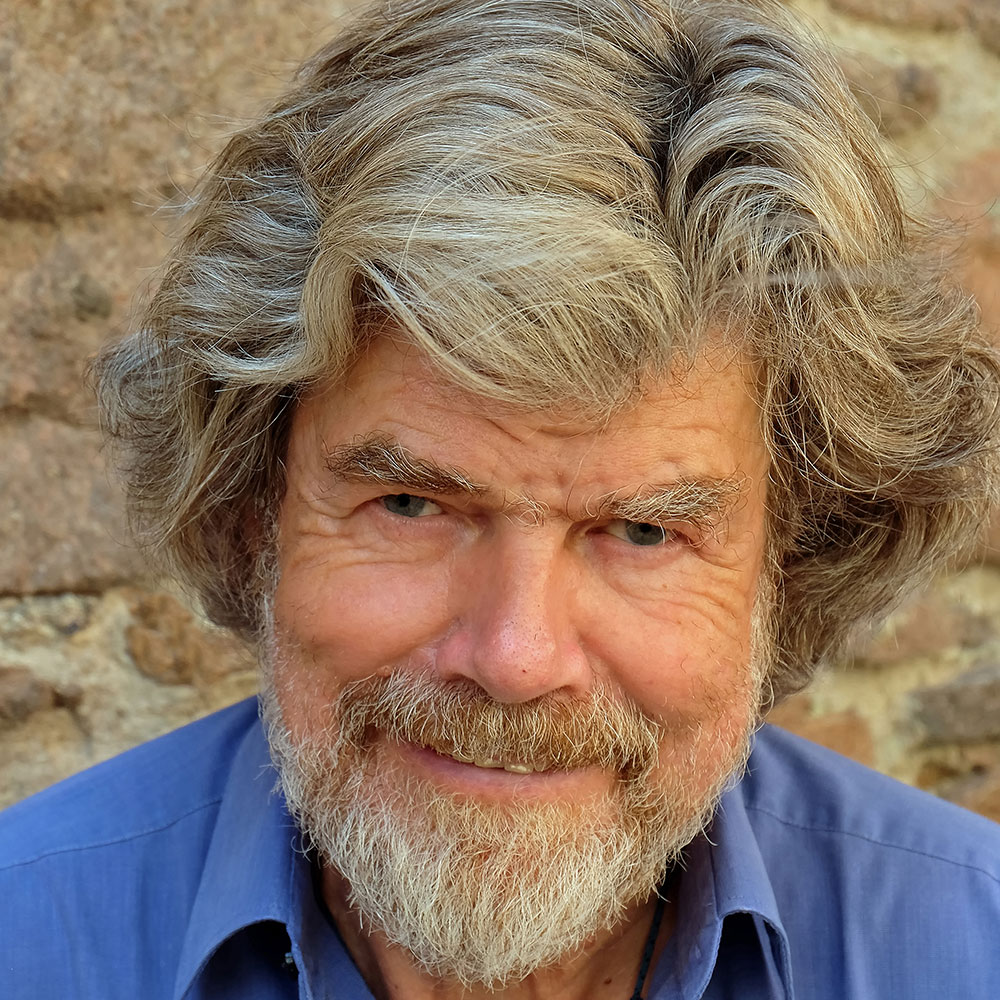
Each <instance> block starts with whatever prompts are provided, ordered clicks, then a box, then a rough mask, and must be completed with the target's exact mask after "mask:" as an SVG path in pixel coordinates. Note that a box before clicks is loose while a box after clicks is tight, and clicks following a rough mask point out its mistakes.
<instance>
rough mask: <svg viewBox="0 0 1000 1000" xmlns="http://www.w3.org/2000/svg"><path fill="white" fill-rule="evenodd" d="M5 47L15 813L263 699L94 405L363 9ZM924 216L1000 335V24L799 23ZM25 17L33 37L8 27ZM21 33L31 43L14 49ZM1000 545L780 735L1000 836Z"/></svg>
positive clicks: (2, 150)
mask: <svg viewBox="0 0 1000 1000" xmlns="http://www.w3.org/2000/svg"><path fill="white" fill-rule="evenodd" d="M8 6H9V7H14V8H16V9H15V10H14V12H13V14H12V15H8V17H7V18H5V22H6V23H5V30H4V32H3V33H0V94H2V100H3V117H2V120H0V287H2V288H3V295H4V297H5V301H4V303H3V308H0V359H2V361H0V554H2V558H0V774H2V776H3V778H2V781H0V804H3V803H5V802H10V801H14V800H16V799H18V798H20V797H22V796H24V795H27V794H29V793H30V792H32V791H34V790H35V789H38V788H40V787H42V786H44V785H46V784H48V783H50V782H52V781H54V780H56V779H58V778H61V777H63V776H65V775H67V774H69V773H71V772H73V771H75V770H78V769H80V768H81V767H84V766H86V765H88V764H90V763H93V762H95V761H97V760H100V759H102V758H104V757H107V756H109V755H111V754H114V753H116V752H118V751H120V750H123V749H125V748H126V747H128V746H131V745H133V744H135V743H137V742H140V741H142V740H145V739H148V738H150V737H152V736H155V735H157V734H159V733H161V732H163V731H165V730H167V729H170V728H172V727H174V726H177V725H179V724H181V723H183V722H185V721H187V720H188V719H191V718H194V717H196V716H198V715H201V714H204V713H206V712H209V711H212V710H213V709H215V708H217V707H221V706H222V705H224V704H227V703H229V702H231V701H233V700H235V699H237V698H240V697H243V696H245V695H247V694H249V693H251V692H252V691H253V687H254V678H253V670H252V666H251V663H250V659H249V657H248V656H247V654H246V653H245V652H244V651H242V650H241V649H240V648H239V647H238V646H237V645H236V644H235V643H233V642H232V640H230V639H229V638H228V637H227V636H226V635H225V634H223V633H221V632H219V631H218V630H216V629H213V628H211V627H210V626H207V625H205V624H204V623H203V622H202V621H201V620H200V619H199V618H198V617H197V616H195V615H194V614H193V613H192V612H191V611H190V610H189V609H188V608H187V606H186V605H185V603H184V601H183V600H182V599H181V598H180V597H179V596H178V594H177V593H176V592H175V591H173V590H172V589H171V588H170V587H169V586H167V585H163V584H162V583H160V582H158V581H156V580H153V579H151V578H149V576H148V575H146V573H145V571H144V569H143V564H142V561H141V560H140V559H139V558H138V557H137V556H136V555H135V554H134V553H133V552H132V551H131V550H130V549H129V548H128V547H127V545H126V544H124V542H125V539H126V538H127V531H126V528H125V525H124V523H123V519H122V515H121V502H120V497H119V495H118V493H117V491H116V489H115V487H114V485H113V484H112V482H111V480H110V479H109V477H108V475H107V473H106V470H105V464H104V460H103V456H102V454H101V451H100V445H99V439H98V435H97V433H96V431H95V429H94V413H93V407H92V404H91V401H90V398H89V396H88V394H87V392H86V390H85V389H84V388H83V384H82V381H81V369H82V364H83V362H84V359H85V358H86V357H87V356H88V355H89V354H90V353H91V352H93V351H94V349H95V348H96V347H97V345H98V344H99V343H100V342H101V341H102V340H103V339H104V338H106V337H108V336H114V335H116V334H117V333H120V332H121V331H122V329H123V328H124V325H125V323H126V322H127V317H128V313H129V308H130V303H131V302H132V300H133V296H134V295H135V293H136V289H138V288H140V287H141V286H142V285H143V283H144V282H146V281H147V279H148V277H149V275H150V273H151V270H152V268H153V267H154V266H155V264H156V263H157V261H158V260H159V259H160V258H161V256H162V254H163V252H164V248H165V246H166V245H167V239H168V237H167V234H168V233H169V230H170V227H171V220H170V217H169V214H164V213H163V212H159V211H157V210H158V209H161V208H163V207H164V206H167V207H169V206H170V205H173V204H177V203H179V202H180V201H181V200H182V199H183V197H184V195H185V192H186V191H188V190H189V188H190V186H191V184H192V181H193V179H194V178H195V177H196V176H197V175H198V172H199V169H200V168H201V167H202V165H203V164H204V163H205V162H206V161H207V160H208V159H209V158H210V157H211V155H212V153H213V151H214V150H215V149H217V148H218V146H219V143H220V142H221V141H222V140H223V138H224V136H225V135H226V133H227V131H228V130H229V129H231V128H232V127H233V126H234V124H235V125H238V123H239V122H240V121H241V120H243V119H245V118H246V117H247V116H249V115H252V114H253V111H254V109H256V108H258V107H260V106H261V104H262V103H263V102H264V101H265V100H266V98H267V97H268V95H270V94H273V93H275V92H277V91H278V90H279V89H280V88H281V87H282V85H283V83H284V82H285V81H286V80H287V79H288V77H289V75H290V73H291V71H292V69H293V67H294V66H295V64H296V63H297V62H298V61H299V60H300V59H301V58H302V57H303V56H304V55H306V54H307V53H308V52H309V51H311V49H312V48H313V47H315V45H317V44H318V43H319V41H320V40H321V39H323V38H325V37H327V36H328V35H329V33H330V30H331V24H332V23H333V21H334V19H335V16H336V15H337V14H339V12H340V11H341V10H342V9H343V6H344V4H343V2H342V0H341V2H337V0H330V2H329V3H328V4H327V5H326V6H324V5H323V4H322V3H311V4H303V3H301V2H300V0H239V2H237V0H171V2H170V3H161V2H159V0H128V2H127V0H38V2H36V3H32V4H26V3H18V4H14V5H8ZM796 6H797V7H799V8H800V9H801V10H803V11H804V12H805V13H806V14H807V15H808V16H810V17H811V18H813V19H815V20H816V21H817V22H819V23H820V24H821V25H822V27H823V29H824V30H825V31H826V32H827V33H828V34H829V36H830V37H831V38H832V40H833V41H834V42H835V43H836V44H837V46H838V47H839V49H840V51H841V53H842V58H843V64H844V68H845V71H846V72H847V74H848V76H849V77H850V79H851V80H852V82H853V84H854V85H855V86H856V88H857V91H858V94H859V97H860V99H861V100H862V102H863V103H864V105H865V107H866V108H867V109H868V110H869V112H870V113H871V114H872V115H873V116H874V117H875V118H876V120H878V121H879V122H880V127H881V129H882V131H883V133H884V135H885V137H886V141H887V144H888V146H889V149H890V154H891V156H892V158H893V160H894V162H895V163H897V164H898V166H899V172H900V177H901V178H902V180H903V183H904V186H905V189H906V192H907V197H909V198H911V199H913V200H914V201H919V202H920V203H921V204H923V205H925V206H927V205H929V206H930V207H932V208H933V209H934V210H935V211H937V212H939V213H941V214H943V215H944V216H946V217H949V218H952V219H954V220H956V221H958V222H960V223H961V224H962V225H963V226H965V229H966V239H965V241H964V245H963V256H962V259H961V262H960V267H961V274H962V279H963V281H965V282H966V284H967V285H968V287H969V288H970V289H972V290H973V291H974V292H976V294H977V295H978V296H979V299H980V302H981V304H982V308H983V312H984V317H985V319H986V322H987V324H988V326H989V327H990V328H992V329H998V330H1000V280H998V279H1000V212H998V211H997V208H996V199H997V197H998V196H1000V96H998V95H1000V6H998V5H997V3H996V2H995V0H828V2H827V3H824V2H822V0H798V2H796ZM11 17H12V20H11ZM8 29H9V30H8ZM998 622H1000V522H998V525H995V526H994V528H993V532H992V538H991V543H987V544H985V545H984V547H983V550H982V557H981V558H980V559H977V561H976V564H975V565H970V566H967V567H965V568H964V569H961V570H959V571H958V572H956V573H955V574H953V575H952V576H950V577H949V578H947V579H944V580H941V581H940V582H939V583H938V584H937V585H936V586H935V587H934V588H932V589H931V590H930V591H929V592H928V593H926V594H925V595H923V596H921V597H920V598H919V599H918V600H916V601H915V602H913V603H912V604H911V605H909V606H908V607H906V608H903V609H902V610H901V611H900V612H899V613H898V614H897V615H896V616H895V617H894V618H893V619H892V620H891V621H890V622H889V624H888V625H887V626H886V628H885V629H883V630H882V631H881V632H880V633H879V634H878V635H877V636H875V637H873V639H872V640H871V641H870V642H867V643H865V644H862V645H859V647H858V648H857V650H856V651H855V653H854V655H852V656H851V657H850V659H849V661H848V662H845V663H844V664H842V665H840V666H839V667H838V668H837V669H834V670H831V671H830V672H829V673H827V674H825V675H824V676H822V677H821V678H819V679H818V680H817V682H816V683H815V684H814V686H813V687H812V688H810V690H809V691H808V692H807V693H804V694H802V695H800V696H797V697H796V698H794V699H793V700H792V701H790V702H788V703H786V704H785V705H783V706H781V707H780V708H779V709H778V710H777V711H776V712H775V718H776V719H777V720H780V721H781V722H782V723H783V724H785V725H787V726H789V727H790V728H792V729H795V730H797V731H799V732H802V733H804V734H806V735H808V736H810V737H811V738H813V739H816V740H818V741H819V742H822V743H826V744H828V745H830V746H833V747H835V748H836V749H839V750H841V751H843V752H845V753H847V754H849V755H851V756H854V757H856V758H858V759H860V760H862V761H864V762H866V763H868V764H871V765H873V766H875V767H878V768H880V769H882V770H885V771H887V772H889V773H891V774H894V775H896V776H898V777H900V778H902V779H903V780H905V781H910V782H914V783H917V784H920V785H923V786H925V787H927V788H930V789H932V790H933V791H936V792H938V793H940V794H942V795H945V796H947V797H949V798H952V799H955V800H956V801H959V802H962V803H964V804H966V805H968V806H970V807H971V808H973V809H978V810H980V811H982V812H984V813H986V814H987V815H991V816H993V817H994V818H996V819H1000V626H998Z"/></svg>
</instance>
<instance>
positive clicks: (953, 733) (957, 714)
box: [909, 663, 1000, 745]
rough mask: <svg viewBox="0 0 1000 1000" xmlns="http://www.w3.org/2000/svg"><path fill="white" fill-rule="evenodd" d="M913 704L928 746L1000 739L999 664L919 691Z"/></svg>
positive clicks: (914, 717)
mask: <svg viewBox="0 0 1000 1000" xmlns="http://www.w3.org/2000/svg"><path fill="white" fill-rule="evenodd" d="M909 701H910V714H911V717H912V720H913V722H914V724H915V726H916V728H917V731H918V733H919V737H920V739H921V740H922V742H923V743H924V744H925V745H932V744H943V743H976V742H982V741H984V740H998V739H1000V665H998V664H995V663H989V664H983V665H980V666H977V667H976V668H974V669H973V670H970V671H968V672H966V673H964V674H961V675H959V676H958V677H956V678H954V679H953V680H951V681H948V682H947V683H945V684H940V685H936V686H934V687H925V688H918V689H917V690H915V691H913V692H911V693H910V696H909Z"/></svg>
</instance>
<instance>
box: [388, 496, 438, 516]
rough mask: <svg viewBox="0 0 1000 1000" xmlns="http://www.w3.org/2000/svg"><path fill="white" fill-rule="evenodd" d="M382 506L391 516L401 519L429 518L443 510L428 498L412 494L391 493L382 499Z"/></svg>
mask: <svg viewBox="0 0 1000 1000" xmlns="http://www.w3.org/2000/svg"><path fill="white" fill-rule="evenodd" d="M381 500H382V506H383V507H385V509H386V510H387V511H389V513H390V514H398V515H399V516H400V517H427V516H428V515H429V514H440V513H441V508H440V507H439V506H438V505H437V504H436V503H435V502H434V501H433V500H428V499H427V498H426V497H417V496H414V495H413V494H412V493H391V494H389V496H385V497H382V498H381Z"/></svg>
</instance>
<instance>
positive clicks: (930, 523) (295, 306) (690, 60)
mask: <svg viewBox="0 0 1000 1000" xmlns="http://www.w3.org/2000/svg"><path fill="white" fill-rule="evenodd" d="M927 232H928V229H927V227H926V226H922V225H920V224H918V223H917V222H916V221H915V220H914V219H912V218H910V217H909V216H908V215H907V213H906V212H904V210H903V209H902V208H901V206H900V203H899V199H898V195H897V192H896V190H895V187H894V184H893V180H892V178H891V176H890V172H889V169H888V167H887V165H886V163H885V161H884V158H883V156H882V155H881V153H880V152H879V149H878V143H877V138H876V136H875V134H874V130H873V127H872V125H871V123H870V122H869V121H868V120H867V119H866V118H865V117H864V116H863V114H862V113H861V112H860V111H859V110H858V107H857V106H856V104H855V102H854V100H853V99H852V97H851V96H850V94H849V92H848V90H847V88H846V86H845V84H844V81H843V79H842V78H841V76H840V74H839V72H838V70H837V69H836V67H835V65H834V63H833V60H832V59H831V57H830V56H829V55H828V54H826V53H824V52H823V51H822V49H821V48H820V47H817V46H816V45H815V44H813V43H812V42H810V41H808V40H807V39H804V38H803V37H802V36H801V35H800V34H799V32H798V31H797V30H796V29H795V28H794V27H793V26H792V25H790V24H789V23H788V22H787V17H786V15H784V14H783V13H782V12H781V10H780V8H779V7H777V5H773V4H772V3H770V2H769V0H754V2H746V0H743V2H738V3H737V2H717V0H393V2H392V4H391V6H390V5H388V4H387V5H386V6H385V7H384V9H381V10H373V11H366V12H365V14H364V16H363V17H362V18H359V19H358V20H356V21H355V23H354V24H353V26H351V27H349V28H348V29H347V30H346V31H344V32H343V33H341V34H340V35H339V36H338V37H337V38H336V39H335V40H334V41H333V42H332V43H331V44H329V45H328V46H327V47H325V48H324V49H322V50H321V51H320V52H319V53H318V54H317V55H316V56H315V57H314V58H313V59H312V60H311V61H310V62H308V63H307V64H306V65H305V66H304V67H303V69H302V70H301V72H300V75H299V77H298V78H297V81H296V83H295V86H294V88H293V89H292V90H291V91H289V92H288V93H287V94H286V95H285V96H284V97H283V98H282V99H281V100H280V101H279V102H278V103H277V104H276V105H275V106H274V107H273V108H272V109H271V110H270V111H269V112H268V113H267V114H266V115H265V116H264V117H263V118H262V119H261V120H260V121H258V122H256V123H255V124H253V125H251V126H250V127H248V128H245V129H244V130H243V131H241V132H239V133H238V134H236V135H235V136H234V137H233V138H232V139H231V141H230V142H229V143H228V145H227V146H226V147H225V149H224V150H223V151H222V153H221V155H220V156H219V157H218V159H217V161H216V162H215V164H214V167H213V169H212V170H211V171H210V172H209V174H208V176H207V177H206V179H205V180H204V182H203V183H202V185H201V187H200V189H199V190H198V192H197V193H196V195H195V197H194V199H193V202H192V207H191V210H190V224H189V226H188V228H187V231H186V235H184V236H183V238H182V239H181V240H180V241H179V243H178V245H177V247H176V249H175V251H174V252H173V255H172V257H171V258H170V259H169V261H168V262H167V265H166V267H165V270H164V273H163V276H162V280H161V282H160V284H159V287H158V290H157V291H156V292H155V294H154V295H153V296H152V298H151V300H150V301H149V303H148V306H147V307H146V309H145V314H144V316H143V317H142V322H141V324H140V326H141V328H140V329H139V332H137V333H135V334H134V335H132V336H130V337H128V338H126V339H125V340H124V341H122V342H121V343H118V344H116V345H114V346H111V347H109V348H108V349H107V350H105V351H104V352H103V353H102V355H101V356H100V357H99V358H98V359H97V361H96V362H95V380H96V384H97V388H98V394H99V397H100V402H101V405H102V412H103V414H104V419H105V422H106V426H107V428H108V430H109V432H110V435H111V437H112V438H113V439H114V440H115V441H116V442H117V443H118V444H119V445H120V446H121V455H122V459H123V461H122V466H123V474H124V479H125V483H126V487H127V491H128V495H129V498H130V502H131V509H132V512H133V514H134V515H135V519H136V522H137V524H138V525H139V527H140V537H142V538H145V539H146V540H147V541H148V542H149V543H150V544H151V546H152V548H153V549H154V551H155V552H157V553H159V554H160V555H162V556H164V557H166V558H167V560H168V562H169V565H170V566H171V568H172V569H173V570H174V572H176V573H177V574H179V576H180V577H181V579H183V580H185V581H187V582H188V584H190V585H191V586H192V587H193V588H194V590H195V591H196V592H197V593H198V594H199V595H200V597H201V599H202V601H203V603H204V606H205V608H206V610H207V611H208V613H209V614H210V615H211V617H212V618H214V619H215V620H216V621H217V622H219V623H221V624H224V625H228V626H231V627H234V628H236V629H237V630H239V631H241V632H243V633H244V634H247V635H250V636H252V635H253V634H254V633H255V631H256V630H257V629H258V628H259V625H260V606H261V591H262V588H263V587H264V585H265V581H264V580H263V578H262V569H261V567H262V559H261V555H262V550H263V549H264V548H266V547H267V545H269V544H270V542H269V541H268V539H267V532H266V531H265V530H264V529H262V527H261V526H262V525H266V524H268V523H269V519H273V517H274V516H275V515H274V512H275V510H276V507H277V504H278V502H279V501H280V498H281V495H282V493H283V488H284V481H283V465H282V460H283V451H284V448H285V442H286V437H287V431H288V426H289V421H290V416H291V413H292V411H293V409H294V407H295V403H296V399H297V398H298V396H299V395H300V393H302V392H303V391H304V389H306V388H307V387H308V386H310V385H311V384H313V383H314V382H316V381H317V380H318V379H320V378H325V379H329V378H331V377H332V378H337V377H341V376H343V375H344V374H345V373H346V372H347V371H348V370H349V368H350V366H351V364H352V361H353V360H354V359H355V358H356V356H357V354H358V352H359V350H360V349H361V348H362V347H363V344H364V342H365V338H366V337H368V336H370V331H371V329H372V328H373V325H375V324H377V323H378V321H379V320H385V319H391V320H392V321H393V323H394V324H395V325H396V326H397V327H398V328H399V329H400V330H402V331H403V332H404V335H405V336H406V337H408V338H410V339H411V340H412V342H413V343H414V344H416V345H419V347H420V348H422V349H423V350H424V351H425V352H427V354H428V355H429V356H430V357H431V358H432V359H434V360H435V362H436V363H437V364H439V365H440V367H441V369H442V370H443V371H444V372H445V373H446V374H447V376H448V377H449V378H451V379H453V380H454V382H455V383H456V384H459V385H462V386H465V387H468V388H471V389H473V390H474V391H476V392H479V393H481V394H483V395H484V396H487V397H491V398H496V399H502V400H506V401H509V402H514V403H517V404H519V405H521V406H523V407H528V408H548V407H554V406H565V405H566V404H572V405H574V406H575V407H577V408H578V409H579V410H580V411H581V412H585V413H587V414H592V415H594V416H595V418H596V417H599V415H600V414H607V413H609V412H612V411H613V410H614V409H615V408H617V407H621V406H623V405H626V404H627V403H628V402H629V401H630V400H634V399H635V398H636V397H637V394H638V393H640V391H641V386H642V384H643V382H644V381H645V379H647V378H648V377H650V376H656V375H658V374H662V373H665V372H666V371H667V370H668V369H669V368H670V367H671V365H676V364H677V363H678V360H679V359H684V358H688V359H690V358H691V357H693V356H694V354H695V353H696V352H697V350H698V348H699V345H700V344H702V343H703V342H704V340H705V338H706V337H709V336H711V337H716V338H718V337H720V336H721V337H727V338H731V339H732V340H733V342H734V343H736V344H738V345H739V346H740V349H741V350H742V351H744V352H745V353H747V354H748V355H749V356H750V357H751V358H752V359H753V360H754V361H755V362H756V363H757V365H758V367H759V370H760V373H761V375H760V386H759V392H760V403H761V407H762V411H763V415H764V423H765V433H766V436H767V441H768V445H769V448H770V451H771V455H772V458H773V471H772V480H773V481H772V484H771V487H770V513H771V533H772V537H771V546H772V550H773V552H774V562H775V565H776V573H777V578H776V584H777V588H776V589H777V593H778V598H777V604H778V606H777V608H776V611H775V622H774V634H775V637H776V640H775V641H776V643H777V656H776V660H775V665H774V670H773V675H772V677H771V686H772V688H773V691H774V695H775V697H776V698H780V697H782V696H783V695H785V694H788V693H790V692H791V691H793V690H795V689H797V688H798V687H800V686H801V685H802V684H804V683H805V682H806V681H807V680H808V678H809V677H810V675H811V673H812V671H813V670H814V669H815V667H816V666H817V665H818V664H819V663H820V662H821V661H823V660H824V659H826V658H828V657H829V656H831V655H833V654H834V653H835V652H836V651H837V650H838V649H840V648H841V646H842V644H843V643H844V641H845V639H846V638H847V637H848V636H849V635H850V634H851V633H852V630H853V629H854V628H855V627H856V626H857V625H858V624H859V623H861V622H868V621H870V620H872V619H874V618H877V617H878V616H879V615H881V614H883V613H885V612H886V611H887V610H888V609H889V608H891V607H892V606H893V605H894V603H895V602H897V601H898V600H899V599H900V597H901V596H902V595H904V594H905V593H906V592H908V591H909V590H910V588H912V587H913V586H915V585H917V584H919V583H920V582H922V581H924V580H925V579H926V578H927V577H928V576H929V575H930V574H931V573H933V572H934V571H935V570H937V569H938V568H939V567H940V566H941V565H942V563H943V562H945V561H946V560H947V559H948V558H949V557H950V556H952V555H953V554H954V553H955V551H956V550H958V549H960V548H962V547H963V546H964V544H965V543H967V541H968V540H969V539H970V537H973V536H974V534H975V529H976V528H977V527H978V525H979V524H980V523H981V522H982V521H983V520H984V519H985V517H986V516H987V510H988V505H989V504H990V502H991V501H992V499H993V494H994V492H995V488H996V480H997V448H996V444H997V424H998V405H997V404H998V386H1000V368H998V363H997V359H996V357H995V356H994V354H993V353H992V352H991V351H990V350H988V349H987V348H985V347H983V346H981V345H980V344H979V343H978V342H977V340H976V336H975V328H976V322H977V317H976V312H975V309H974V307H973V306H972V304H971V303H970V302H969V300H968V299H967V298H966V297H965V296H963V295H962V294H961V293H960V292H959V291H958V290H956V289H955V288H954V287H953V286H952V285H951V284H950V283H949V281H948V280H947V279H946V277H945V274H944V272H945V266H946V262H945V261H943V260H942V255H941V253H940V250H939V249H934V248H933V245H932V243H931V241H930V240H928V239H927V238H926V233H927Z"/></svg>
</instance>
